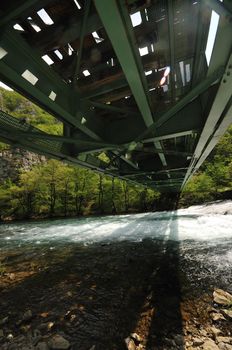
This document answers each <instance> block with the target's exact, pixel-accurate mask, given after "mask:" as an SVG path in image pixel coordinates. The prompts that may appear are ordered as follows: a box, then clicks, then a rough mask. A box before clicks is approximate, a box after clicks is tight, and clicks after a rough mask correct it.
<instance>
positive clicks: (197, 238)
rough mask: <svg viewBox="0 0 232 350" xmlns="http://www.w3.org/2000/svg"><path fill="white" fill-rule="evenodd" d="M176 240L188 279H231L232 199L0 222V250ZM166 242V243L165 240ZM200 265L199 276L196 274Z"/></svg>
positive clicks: (224, 281)
mask: <svg viewBox="0 0 232 350" xmlns="http://www.w3.org/2000/svg"><path fill="white" fill-rule="evenodd" d="M148 238H149V239H152V240H153V241H159V242H160V241H161V242H162V243H163V249H164V250H165V249H166V245H167V242H170V241H174V242H176V246H177V247H178V258H179V259H180V261H179V265H180V268H187V269H188V270H189V271H188V274H191V277H192V279H193V280H194V279H195V275H197V276H198V277H197V279H198V280H201V279H204V278H207V277H209V275H210V276H211V277H212V278H213V279H214V281H217V279H218V283H219V284H223V285H227V286H228V285H229V284H230V283H231V282H232V274H231V267H232V201H218V202H214V203H208V204H203V205H198V206H192V207H189V208H187V209H179V210H177V211H167V212H153V213H143V214H131V215H116V216H103V217H88V218H72V219H59V220H44V221H37V222H33V221H32V222H20V223H11V224H3V225H1V226H0V253H1V251H2V252H3V251H4V252H6V251H7V250H11V249H12V248H18V249H20V248H22V249H23V247H27V246H30V247H33V246H36V247H37V248H38V247H39V246H41V247H42V246H44V245H46V247H48V248H49V249H51V250H53V249H56V247H57V246H65V245H69V244H75V243H76V244H83V245H85V246H87V245H91V244H95V243H101V244H103V243H104V244H110V243H115V242H123V241H131V242H141V241H143V240H144V239H148ZM165 242H166V243H165ZM199 270H200V275H199Z"/></svg>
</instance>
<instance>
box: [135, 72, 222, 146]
mask: <svg viewBox="0 0 232 350" xmlns="http://www.w3.org/2000/svg"><path fill="white" fill-rule="evenodd" d="M223 73H224V68H223V66H220V67H219V68H218V69H217V70H216V71H215V72H214V73H212V74H211V75H210V76H209V77H207V78H205V79H204V80H203V81H201V82H200V83H199V84H198V85H197V86H196V87H194V88H193V89H192V90H190V92H189V93H188V94H187V95H186V96H185V97H183V98H182V99H181V100H180V101H179V102H177V103H176V104H175V105H174V106H173V107H171V108H170V109H168V110H167V111H166V112H164V113H163V114H161V115H160V116H159V118H157V119H158V121H157V122H154V123H153V124H152V125H151V126H150V127H149V128H147V130H145V131H144V132H143V133H142V134H141V135H140V136H139V137H138V138H137V139H136V141H138V142H139V141H141V140H142V139H144V138H146V137H147V136H148V135H150V134H151V133H153V132H155V131H156V129H157V128H159V127H160V126H162V125H163V124H164V123H166V122H167V121H168V120H169V119H171V118H172V117H173V116H175V114H176V113H177V112H179V111H180V110H181V109H183V108H184V107H185V106H186V105H188V104H189V103H190V102H191V101H192V100H193V99H195V98H197V97H198V96H199V95H200V94H202V93H203V92H204V91H206V90H207V89H208V88H209V87H210V86H211V85H212V84H215V83H216V82H217V81H218V80H219V79H220V78H221V77H222V75H223Z"/></svg>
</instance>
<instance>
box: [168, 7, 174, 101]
mask: <svg viewBox="0 0 232 350" xmlns="http://www.w3.org/2000/svg"><path fill="white" fill-rule="evenodd" d="M173 23H174V16H173V1H172V0H168V32H169V46H170V68H171V71H170V80H171V93H172V100H175V47H174V25H173Z"/></svg>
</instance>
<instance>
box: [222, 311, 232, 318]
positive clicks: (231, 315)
mask: <svg viewBox="0 0 232 350" xmlns="http://www.w3.org/2000/svg"><path fill="white" fill-rule="evenodd" d="M222 312H223V314H224V315H226V316H228V317H229V318H232V310H227V309H223V310H222Z"/></svg>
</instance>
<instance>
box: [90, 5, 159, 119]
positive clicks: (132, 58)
mask: <svg viewBox="0 0 232 350" xmlns="http://www.w3.org/2000/svg"><path fill="white" fill-rule="evenodd" d="M94 3H95V7H96V9H97V11H98V14H99V16H100V18H101V20H102V23H103V25H104V27H105V30H106V32H107V34H108V36H109V38H110V40H111V43H112V46H113V48H114V51H115V53H116V55H117V58H118V60H119V62H120V64H121V67H122V69H123V72H124V74H125V77H126V79H127V81H128V84H129V86H130V89H131V91H132V93H133V95H134V98H135V100H136V102H137V105H138V107H139V110H140V112H141V114H142V116H143V119H144V123H145V125H146V126H149V125H151V124H152V122H153V117H152V113H151V109H150V104H149V99H148V95H147V93H146V92H147V91H148V89H147V87H146V85H145V83H144V80H145V79H144V77H142V74H141V73H142V72H143V69H142V65H141V60H140V58H139V54H138V49H137V48H136V50H135V48H134V42H133V41H135V39H133V38H131V36H132V35H131V31H132V29H131V28H130V27H132V25H131V22H130V26H129V25H128V22H129V21H130V18H129V14H128V13H127V11H126V15H125V9H124V6H123V5H122V3H121V1H116V0H112V1H109V0H95V1H94ZM125 17H127V18H125ZM119 38H120V40H119ZM143 76H144V73H143Z"/></svg>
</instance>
